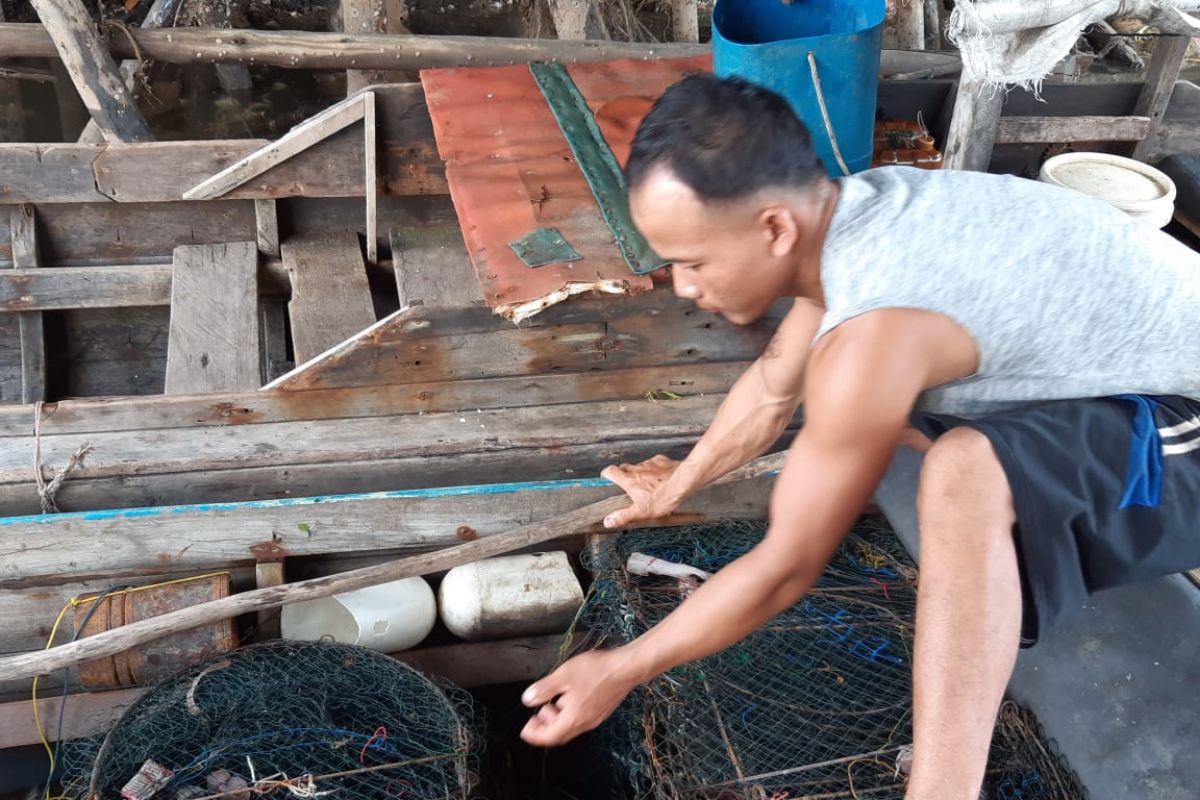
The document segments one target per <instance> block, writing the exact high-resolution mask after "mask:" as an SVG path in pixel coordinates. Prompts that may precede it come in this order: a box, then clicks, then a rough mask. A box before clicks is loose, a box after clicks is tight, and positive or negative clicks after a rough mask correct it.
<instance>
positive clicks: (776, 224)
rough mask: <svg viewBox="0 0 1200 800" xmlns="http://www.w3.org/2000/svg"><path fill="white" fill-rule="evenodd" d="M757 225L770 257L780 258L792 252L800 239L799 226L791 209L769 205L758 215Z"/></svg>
mask: <svg viewBox="0 0 1200 800" xmlns="http://www.w3.org/2000/svg"><path fill="white" fill-rule="evenodd" d="M758 223H759V227H760V228H761V230H762V233H763V236H765V237H766V239H767V242H768V247H769V248H770V251H771V255H772V256H774V257H776V258H781V257H783V256H785V255H787V254H788V253H790V252H791V251H792V249H793V248H794V247H795V246H796V242H797V241H798V240H799V238H800V225H799V222H798V220H797V219H796V215H795V214H794V213H793V212H792V209H790V208H788V207H787V206H784V205H769V206H767V207H766V208H764V209H763V210H762V211H760V212H759V213H758Z"/></svg>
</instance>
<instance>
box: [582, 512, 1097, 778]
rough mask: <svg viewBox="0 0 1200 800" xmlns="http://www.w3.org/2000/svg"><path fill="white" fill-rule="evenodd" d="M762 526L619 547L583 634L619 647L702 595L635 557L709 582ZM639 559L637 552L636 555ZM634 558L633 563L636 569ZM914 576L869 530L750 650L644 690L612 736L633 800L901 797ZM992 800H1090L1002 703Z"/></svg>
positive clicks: (718, 528)
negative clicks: (678, 567) (681, 567)
mask: <svg viewBox="0 0 1200 800" xmlns="http://www.w3.org/2000/svg"><path fill="white" fill-rule="evenodd" d="M765 531H766V526H765V524H762V523H750V522H719V523H710V524H704V525H698V526H686V527H677V528H668V529H658V530H647V531H640V532H634V533H630V534H626V535H623V536H620V537H612V538H607V539H604V540H602V541H601V542H600V543H599V544H596V545H593V547H592V548H590V549H589V550H587V551H585V553H584V561H585V565H586V566H587V567H588V569H590V570H591V571H592V572H593V575H594V582H593V585H592V589H591V591H590V593H589V595H588V600H587V602H586V604H585V606H584V608H583V610H582V611H581V613H580V621H581V623H582V626H581V627H582V628H584V629H586V630H588V631H590V632H591V634H590V635H592V636H595V637H597V638H603V639H604V640H607V641H608V642H609V643H614V644H619V643H623V642H628V641H632V640H633V639H634V638H636V637H637V636H639V635H641V634H642V633H645V632H646V631H647V630H649V629H650V628H651V627H653V626H654V625H655V624H656V623H657V622H659V621H660V620H662V619H663V618H664V617H665V616H667V614H669V613H670V612H671V611H673V610H674V609H675V608H676V607H677V606H678V605H679V604H680V603H681V602H682V601H683V599H684V598H685V597H686V596H687V595H688V594H689V593H690V592H691V591H693V590H694V589H695V587H696V585H697V584H696V580H695V579H694V578H691V577H689V576H686V575H685V576H684V577H682V578H681V577H673V576H669V575H668V576H663V575H654V574H649V575H639V574H632V573H633V572H640V571H642V570H632V571H631V570H630V569H627V566H632V564H633V563H634V562H636V561H637V560H638V559H640V560H641V562H642V563H643V564H645V563H647V562H648V561H649V560H652V559H658V560H659V562H672V563H674V564H686V565H689V566H690V567H693V568H695V569H697V570H700V571H703V572H707V573H712V572H715V571H717V570H719V569H720V568H721V567H723V566H725V565H726V564H728V563H729V562H731V561H733V560H734V559H735V558H737V557H738V556H740V555H742V554H743V553H746V552H747V551H749V550H750V549H751V548H753V547H754V546H755V545H756V544H757V543H758V542H759V541H760V540H761V538H762V536H763V535H764V533H765ZM634 554H641V555H638V556H635V555H634ZM631 556H634V562H631V561H630V557H631ZM916 574H917V573H916V567H915V565H914V564H913V563H912V561H911V560H910V559H909V557H908V555H907V553H906V552H905V550H904V548H903V546H902V544H901V543H900V541H899V540H898V538H897V537H896V535H895V533H894V532H892V531H891V530H889V529H888V528H886V527H885V526H884V525H882V524H879V523H876V522H873V521H864V522H861V523H860V524H859V525H858V526H857V527H856V529H855V530H854V531H853V533H852V534H851V535H850V536H849V537H848V538H847V539H846V541H845V543H844V544H843V545H842V547H841V548H840V550H839V551H838V553H837V554H836V556H835V557H834V559H833V560H832V562H831V563H830V565H829V567H828V568H827V569H826V571H825V573H824V575H823V577H822V578H821V580H820V581H819V583H818V585H817V586H816V587H814V588H813V590H812V591H810V592H809V593H808V595H807V596H806V597H805V599H803V600H802V601H801V602H800V603H798V604H796V605H795V606H793V607H792V608H790V609H789V610H787V611H785V612H784V613H782V614H780V615H779V616H778V617H776V618H775V619H773V620H771V621H770V622H768V623H767V624H766V625H764V626H763V627H762V628H760V629H759V630H758V631H756V632H755V633H753V634H752V635H751V636H749V637H748V638H747V639H745V640H743V641H742V642H741V643H739V644H737V645H734V646H733V647H730V648H728V649H727V650H724V651H723V652H721V653H718V654H716V655H713V656H711V657H708V658H705V659H703V660H701V661H698V662H694V663H691V664H686V665H684V666H681V667H678V668H676V669H673V670H671V671H669V672H667V673H665V674H663V675H661V676H659V677H658V678H656V679H654V680H652V681H651V682H650V683H649V684H647V685H646V686H644V687H641V688H640V689H638V690H636V691H635V692H634V693H633V694H632V695H631V696H630V698H629V699H628V700H627V701H626V702H625V704H624V705H623V706H622V707H621V708H620V709H619V711H618V712H617V714H616V715H614V717H613V718H612V719H611V720H610V721H609V722H608V723H606V725H605V727H604V728H603V729H602V731H601V741H603V742H604V750H605V757H606V758H608V759H609V760H610V762H611V763H612V765H613V768H614V771H615V772H617V773H619V774H621V775H623V776H624V780H623V781H621V782H620V783H621V784H622V786H621V789H620V794H621V795H622V796H624V797H636V798H656V799H658V798H662V799H663V800H666V799H668V798H669V799H670V800H681V799H683V798H688V799H690V798H715V799H716V800H734V799H735V798H748V799H749V800H784V798H786V800H818V798H819V800H834V799H835V798H848V799H849V800H855V799H856V798H870V799H871V800H902V798H903V796H904V787H905V780H906V774H905V773H906V771H907V769H908V767H909V766H910V763H911V746H910V745H911V742H912V729H911V713H912V688H911V683H912V651H913V625H914V621H915V611H916V597H917V595H916ZM985 794H986V797H987V798H989V800H1076V798H1081V797H1083V796H1084V793H1083V790H1082V788H1081V787H1080V785H1079V781H1078V778H1077V777H1076V776H1075V775H1074V773H1072V772H1071V771H1070V770H1069V769H1067V768H1066V766H1065V765H1064V763H1063V761H1062V759H1061V758H1060V757H1059V756H1058V755H1057V754H1056V752H1055V750H1054V749H1053V747H1052V745H1051V744H1050V743H1048V742H1047V741H1046V740H1045V737H1044V736H1043V735H1042V733H1041V731H1040V729H1039V728H1038V727H1037V723H1036V722H1035V721H1034V720H1033V719H1032V717H1031V716H1030V715H1029V714H1028V713H1027V712H1025V711H1024V710H1022V709H1020V708H1018V707H1017V706H1015V705H1012V704H1005V706H1004V708H1003V709H1002V712H1001V714H1000V717H999V720H998V723H997V727H996V732H995V735H994V737H993V742H992V748H991V754H990V759H989V764H988V771H987V779H986V787H985Z"/></svg>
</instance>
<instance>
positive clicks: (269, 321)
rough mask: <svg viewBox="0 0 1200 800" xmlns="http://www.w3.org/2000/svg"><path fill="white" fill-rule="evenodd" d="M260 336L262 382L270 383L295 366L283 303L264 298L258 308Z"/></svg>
mask: <svg viewBox="0 0 1200 800" xmlns="http://www.w3.org/2000/svg"><path fill="white" fill-rule="evenodd" d="M258 319H259V335H260V337H261V341H262V348H261V350H262V363H261V364H260V375H259V377H260V380H261V381H262V383H264V384H266V383H270V382H271V381H273V380H275V379H276V378H278V377H279V376H280V375H283V374H284V373H286V372H288V371H289V370H291V369H292V367H293V366H295V365H294V364H293V363H292V361H291V359H290V358H288V351H287V326H288V323H287V311H286V305H285V303H284V302H283V301H281V300H277V299H275V298H262V299H261V300H260V301H259V307H258Z"/></svg>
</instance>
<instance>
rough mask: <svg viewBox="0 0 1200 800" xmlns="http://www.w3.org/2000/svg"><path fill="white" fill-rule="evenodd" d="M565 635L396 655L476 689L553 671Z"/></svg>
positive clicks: (481, 643) (533, 678)
mask: <svg viewBox="0 0 1200 800" xmlns="http://www.w3.org/2000/svg"><path fill="white" fill-rule="evenodd" d="M562 643H563V637H562V636H561V635H559V636H527V637H524V638H521V639H504V640H502V641H498V642H473V643H465V642H464V643H462V644H451V645H444V646H442V647H425V648H421V649H419V650H410V651H407V652H404V653H394V654H393V657H394V658H397V659H399V660H400V661H403V662H404V663H406V664H409V665H410V666H413V667H416V668H417V669H419V670H421V671H422V672H424V673H425V674H427V675H436V676H438V677H440V678H444V679H446V680H448V681H450V682H451V683H453V684H454V685H455V686H461V687H462V688H464V689H473V688H475V687H478V686H496V685H498V684H502V683H525V682H532V681H535V680H537V679H538V678H541V677H542V676H544V675H546V674H547V673H548V672H550V669H551V668H552V667H553V666H554V664H555V661H556V660H557V658H558V650H559V647H560V646H561V645H562Z"/></svg>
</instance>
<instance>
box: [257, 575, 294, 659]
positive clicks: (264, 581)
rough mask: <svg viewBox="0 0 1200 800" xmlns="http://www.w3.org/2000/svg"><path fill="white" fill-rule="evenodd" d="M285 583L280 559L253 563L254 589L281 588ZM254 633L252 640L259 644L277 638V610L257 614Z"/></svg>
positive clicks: (272, 609)
mask: <svg viewBox="0 0 1200 800" xmlns="http://www.w3.org/2000/svg"><path fill="white" fill-rule="evenodd" d="M286 582H287V580H286V577H285V576H284V572H283V559H282V558H278V559H275V560H272V561H266V560H259V561H256V562H255V563H254V585H255V587H256V588H258V589H266V588H267V587H268V586H283V585H284V584H285V583H286ZM255 633H256V635H255V637H254V638H255V639H256V640H257V641H260V642H262V641H266V640H268V639H278V638H279V635H280V632H279V609H278V608H271V609H267V610H266V611H259V612H258V625H257V630H256V631H255Z"/></svg>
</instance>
